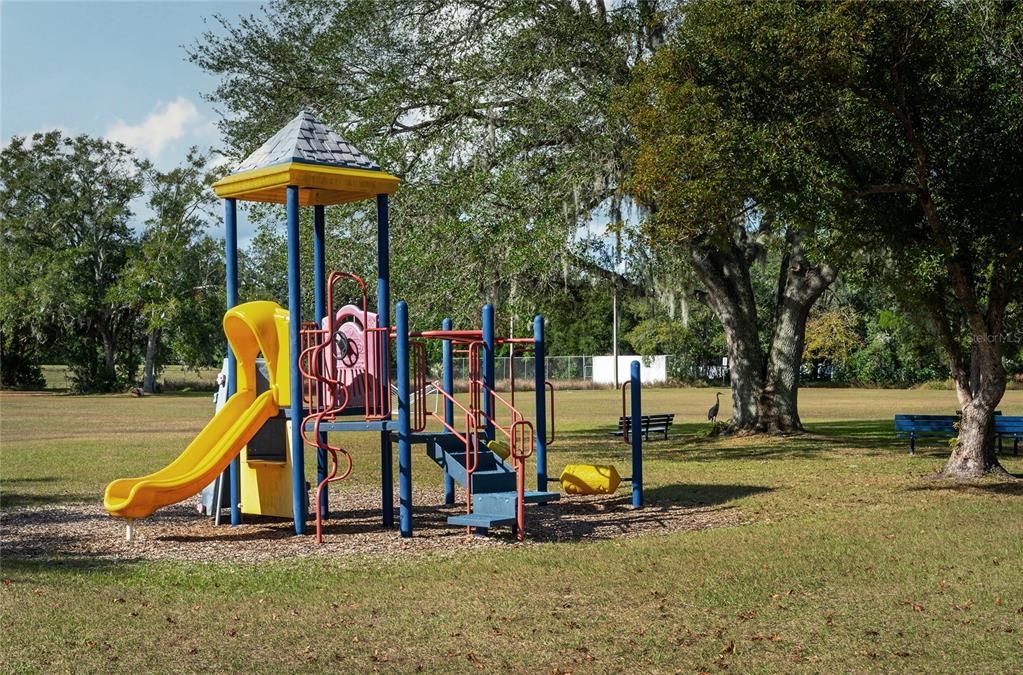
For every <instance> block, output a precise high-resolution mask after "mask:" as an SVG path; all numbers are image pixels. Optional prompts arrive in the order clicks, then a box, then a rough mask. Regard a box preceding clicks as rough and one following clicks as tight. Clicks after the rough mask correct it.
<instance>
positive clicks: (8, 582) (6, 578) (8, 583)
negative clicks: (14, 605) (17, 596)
mask: <svg viewBox="0 0 1023 675" xmlns="http://www.w3.org/2000/svg"><path fill="white" fill-rule="evenodd" d="M13 583H14V579H11V578H10V577H4V586H10V585H11V584H13Z"/></svg>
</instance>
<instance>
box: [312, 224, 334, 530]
mask: <svg viewBox="0 0 1023 675" xmlns="http://www.w3.org/2000/svg"><path fill="white" fill-rule="evenodd" d="M325 230H326V213H325V209H324V207H323V205H322V204H317V205H316V206H314V207H313V297H314V303H315V310H314V311H315V313H316V316H315V317H314V318H315V319H316V326H317V328H323V317H324V316H325V315H326V313H327V271H326V267H327V262H326V257H327V253H326V240H325V239H326V235H325ZM323 393H324V392H323V387H320V391H319V392H318V396H319V397H320V398H322V397H323ZM319 436H320V441H321V442H326V440H327V432H325V431H321V432H320V434H319ZM328 470H329V467H328V466H327V451H326V450H324V449H322V448H317V449H316V484H317V485H319V484H320V483H322V482H323V480H324V479H325V478H326V477H327V471H328ZM329 492H330V491H329V490H324V491H323V499H322V501H321V502H320V517H321V518H323V519H324V520H326V519H327V518H329V517H330V503H329V497H330V494H329Z"/></svg>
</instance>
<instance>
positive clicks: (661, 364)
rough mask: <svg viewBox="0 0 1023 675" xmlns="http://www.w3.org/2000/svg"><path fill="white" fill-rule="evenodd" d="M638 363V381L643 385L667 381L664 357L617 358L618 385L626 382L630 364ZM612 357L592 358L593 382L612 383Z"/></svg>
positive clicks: (666, 366) (665, 359) (613, 372)
mask: <svg viewBox="0 0 1023 675" xmlns="http://www.w3.org/2000/svg"><path fill="white" fill-rule="evenodd" d="M633 361H639V380H640V382H642V383H643V384H664V383H665V382H667V381H668V357H667V356H664V355H663V354H662V355H661V356H647V357H643V356H619V357H618V384H621V383H622V382H627V381H628V379H629V373H630V372H631V368H632V362H633ZM614 377H615V371H614V357H613V356H594V357H593V382H594V383H595V384H612V383H613V382H614Z"/></svg>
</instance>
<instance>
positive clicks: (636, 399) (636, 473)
mask: <svg viewBox="0 0 1023 675" xmlns="http://www.w3.org/2000/svg"><path fill="white" fill-rule="evenodd" d="M630 377H631V383H630V385H629V387H630V390H631V391H630V392H629V393H630V394H631V396H632V424H631V431H632V508H634V509H638V508H640V507H641V506H643V410H642V407H643V390H642V386H643V385H642V382H641V381H640V378H639V361H633V362H632V370H631V372H630Z"/></svg>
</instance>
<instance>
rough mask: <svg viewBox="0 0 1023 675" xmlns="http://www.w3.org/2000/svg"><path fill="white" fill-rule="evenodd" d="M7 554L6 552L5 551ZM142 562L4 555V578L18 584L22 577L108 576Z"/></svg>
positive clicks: (77, 557) (133, 559) (139, 559)
mask: <svg viewBox="0 0 1023 675" xmlns="http://www.w3.org/2000/svg"><path fill="white" fill-rule="evenodd" d="M5 553H6V551H5ZM141 561H142V558H117V559H113V558H94V557H86V556H60V557H51V556H48V555H24V556H17V557H14V556H10V555H4V561H3V566H2V569H3V576H4V577H6V578H9V579H11V580H12V581H13V582H14V583H18V582H19V581H20V580H21V579H20V577H21V576H31V577H34V578H35V579H36V580H38V576H39V575H55V574H74V575H77V574H80V573H82V572H103V573H106V574H110V573H118V572H127V566H129V565H134V564H136V563H139V562H141Z"/></svg>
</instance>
